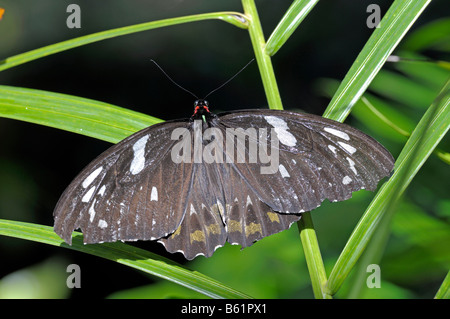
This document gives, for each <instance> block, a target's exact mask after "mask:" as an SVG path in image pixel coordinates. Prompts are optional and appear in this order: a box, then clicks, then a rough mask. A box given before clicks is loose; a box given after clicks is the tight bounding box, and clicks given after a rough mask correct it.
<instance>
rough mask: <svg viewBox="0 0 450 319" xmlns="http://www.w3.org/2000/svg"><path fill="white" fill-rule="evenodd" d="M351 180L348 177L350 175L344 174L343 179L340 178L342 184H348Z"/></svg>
mask: <svg viewBox="0 0 450 319" xmlns="http://www.w3.org/2000/svg"><path fill="white" fill-rule="evenodd" d="M351 182H352V179H351V178H350V177H348V176H345V177H344V178H343V179H342V184H344V185H348V184H350V183H351Z"/></svg>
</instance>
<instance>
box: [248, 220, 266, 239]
mask: <svg viewBox="0 0 450 319" xmlns="http://www.w3.org/2000/svg"><path fill="white" fill-rule="evenodd" d="M257 232H259V233H260V234H262V229H261V224H255V223H250V225H245V236H246V237H248V236H250V235H253V234H254V233H257Z"/></svg>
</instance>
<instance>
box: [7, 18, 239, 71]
mask: <svg viewBox="0 0 450 319" xmlns="http://www.w3.org/2000/svg"><path fill="white" fill-rule="evenodd" d="M215 19H216V20H222V21H225V22H228V23H231V24H233V25H235V26H237V27H239V28H242V29H246V28H247V20H246V18H245V16H243V15H242V14H241V13H239V12H213V13H203V14H195V15H190V16H185V17H178V18H170V19H164V20H158V21H152V22H146V23H140V24H135V25H131V26H127V27H122V28H116V29H112V30H107V31H102V32H97V33H93V34H89V35H86V36H82V37H78V38H75V39H71V40H67V41H63V42H59V43H56V44H52V45H48V46H45V47H42V48H39V49H36V50H31V51H28V52H25V53H21V54H18V55H15V56H12V57H9V58H6V59H4V60H2V61H0V71H3V70H6V69H9V68H12V67H14V66H17V65H20V64H24V63H26V62H29V61H33V60H36V59H39V58H42V57H45V56H48V55H50V54H55V53H58V52H61V51H64V50H69V49H72V48H76V47H79V46H82V45H86V44H89V43H93V42H98V41H102V40H106V39H110V38H114V37H118V36H122V35H126V34H131V33H136V32H141V31H146V30H151V29H156V28H162V27H167V26H171V25H176V24H182V23H187V22H197V21H203V20H215Z"/></svg>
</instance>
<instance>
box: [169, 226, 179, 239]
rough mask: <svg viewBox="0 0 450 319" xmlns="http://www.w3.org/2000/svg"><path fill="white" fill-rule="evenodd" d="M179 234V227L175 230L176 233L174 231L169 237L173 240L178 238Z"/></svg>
mask: <svg viewBox="0 0 450 319" xmlns="http://www.w3.org/2000/svg"><path fill="white" fill-rule="evenodd" d="M180 233H181V225H180V226H179V227H178V228H177V230H176V231H174V233H173V234H172V235H171V236H170V237H171V238H175V237H176V236H178V235H179V234H180Z"/></svg>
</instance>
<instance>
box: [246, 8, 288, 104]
mask: <svg viewBox="0 0 450 319" xmlns="http://www.w3.org/2000/svg"><path fill="white" fill-rule="evenodd" d="M242 6H243V7H244V12H245V15H246V16H247V17H248V20H249V26H248V32H249V34H250V40H251V42H252V46H253V50H254V52H255V57H256V61H257V63H258V68H259V72H260V74H261V79H262V82H263V86H264V91H265V92H266V97H267V102H268V103H269V107H270V108H271V109H276V110H282V109H283V104H282V103H281V97H280V92H279V91H278V85H277V81H276V80H275V73H274V71H273V66H272V61H271V60H270V56H269V55H268V54H266V53H265V51H264V47H265V45H266V42H265V39H264V34H263V32H262V28H261V23H260V21H259V16H258V11H257V10H256V6H255V1H254V0H242Z"/></svg>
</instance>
